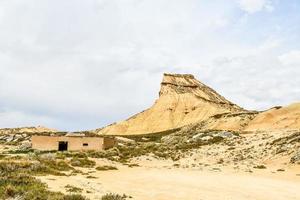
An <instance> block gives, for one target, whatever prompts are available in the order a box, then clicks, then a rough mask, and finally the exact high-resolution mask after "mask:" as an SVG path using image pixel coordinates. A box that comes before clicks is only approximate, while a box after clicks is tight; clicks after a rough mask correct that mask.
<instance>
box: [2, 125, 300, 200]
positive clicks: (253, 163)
mask: <svg viewBox="0 0 300 200" xmlns="http://www.w3.org/2000/svg"><path fill="white" fill-rule="evenodd" d="M23 136H24V135H23ZM7 138H8V136H6V137H3V136H2V140H1V141H2V145H1V148H0V151H1V155H0V171H1V179H0V197H1V198H3V199H6V198H7V199H8V198H15V199H142V200H143V199H145V200H146V199H269V198H272V199H299V197H300V191H299V189H297V188H299V186H300V165H299V164H300V151H299V149H300V132H293V131H290V132H288V131H287V132H280V133H253V134H239V133H237V132H226V131H202V130H201V129H200V127H199V126H198V125H194V126H189V127H188V128H187V127H186V128H182V129H180V130H176V131H174V132H166V133H161V134H154V135H150V136H130V137H129V138H127V139H125V138H118V140H119V145H118V146H117V147H115V148H112V149H110V150H107V151H98V152H96V151H90V152H39V151H33V150H31V149H30V147H28V146H27V147H26V145H24V144H26V143H27V142H28V141H27V139H26V138H27V137H21V136H17V137H15V136H14V138H18V139H14V140H15V141H13V145H11V144H12V141H10V142H9V144H10V145H7V141H6V140H7ZM270 191H272V193H271V194H269V192H270Z"/></svg>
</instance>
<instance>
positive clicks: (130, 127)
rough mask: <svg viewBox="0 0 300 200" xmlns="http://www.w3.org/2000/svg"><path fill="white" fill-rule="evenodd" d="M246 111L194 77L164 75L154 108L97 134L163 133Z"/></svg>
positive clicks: (98, 131)
mask: <svg viewBox="0 0 300 200" xmlns="http://www.w3.org/2000/svg"><path fill="white" fill-rule="evenodd" d="M237 111H239V112H240V111H243V109H242V108H240V107H238V106H237V105H235V104H233V103H231V102H230V101H228V100H226V99H225V98H224V97H222V96H221V95H219V94H218V93H217V92H215V91H214V90H213V89H211V88H209V87H208V86H206V85H204V84H203V83H201V82H199V81H198V80H196V79H195V78H194V76H192V75H187V74H184V75H179V74H164V77H163V81H162V83H161V89H160V92H159V98H158V100H157V101H156V102H155V103H154V105H153V106H152V107H151V108H149V109H147V110H145V111H143V112H141V113H138V114H137V115H135V116H133V117H131V118H129V119H128V120H125V121H122V122H118V123H115V124H112V125H110V126H107V127H105V128H103V129H98V130H96V133H98V134H115V135H131V134H146V133H154V132H161V131H165V130H169V129H174V128H178V127H182V126H184V125H187V124H191V123H195V122H200V121H204V120H206V119H208V118H209V117H211V116H213V115H216V114H220V113H231V112H237Z"/></svg>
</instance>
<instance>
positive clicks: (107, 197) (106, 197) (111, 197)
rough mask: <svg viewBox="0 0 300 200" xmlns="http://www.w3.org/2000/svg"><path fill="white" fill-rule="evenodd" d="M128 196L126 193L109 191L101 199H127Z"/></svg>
mask: <svg viewBox="0 0 300 200" xmlns="http://www.w3.org/2000/svg"><path fill="white" fill-rule="evenodd" d="M126 197H127V196H126V195H123V196H121V195H119V194H113V193H109V194H105V195H104V196H102V198H101V200H125V199H126Z"/></svg>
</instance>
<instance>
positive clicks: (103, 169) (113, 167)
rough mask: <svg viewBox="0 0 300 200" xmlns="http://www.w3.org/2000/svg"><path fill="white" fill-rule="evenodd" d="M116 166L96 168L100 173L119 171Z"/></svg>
mask: <svg viewBox="0 0 300 200" xmlns="http://www.w3.org/2000/svg"><path fill="white" fill-rule="evenodd" d="M117 169H118V168H116V167H115V166H109V165H103V166H98V167H96V170H98V171H107V170H117Z"/></svg>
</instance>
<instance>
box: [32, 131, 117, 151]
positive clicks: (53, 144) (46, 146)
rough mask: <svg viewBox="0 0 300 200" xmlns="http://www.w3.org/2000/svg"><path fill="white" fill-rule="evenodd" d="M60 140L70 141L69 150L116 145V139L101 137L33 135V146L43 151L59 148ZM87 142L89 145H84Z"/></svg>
mask: <svg viewBox="0 0 300 200" xmlns="http://www.w3.org/2000/svg"><path fill="white" fill-rule="evenodd" d="M60 141H63V142H68V151H81V150H103V149H107V148H109V147H113V146H114V144H115V143H114V139H112V138H101V137H72V136H71V137H66V136H37V135H35V136H32V138H31V142H32V148H33V149H37V150H42V151H55V150H58V143H59V142H60ZM84 143H87V144H88V146H83V144H84Z"/></svg>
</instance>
